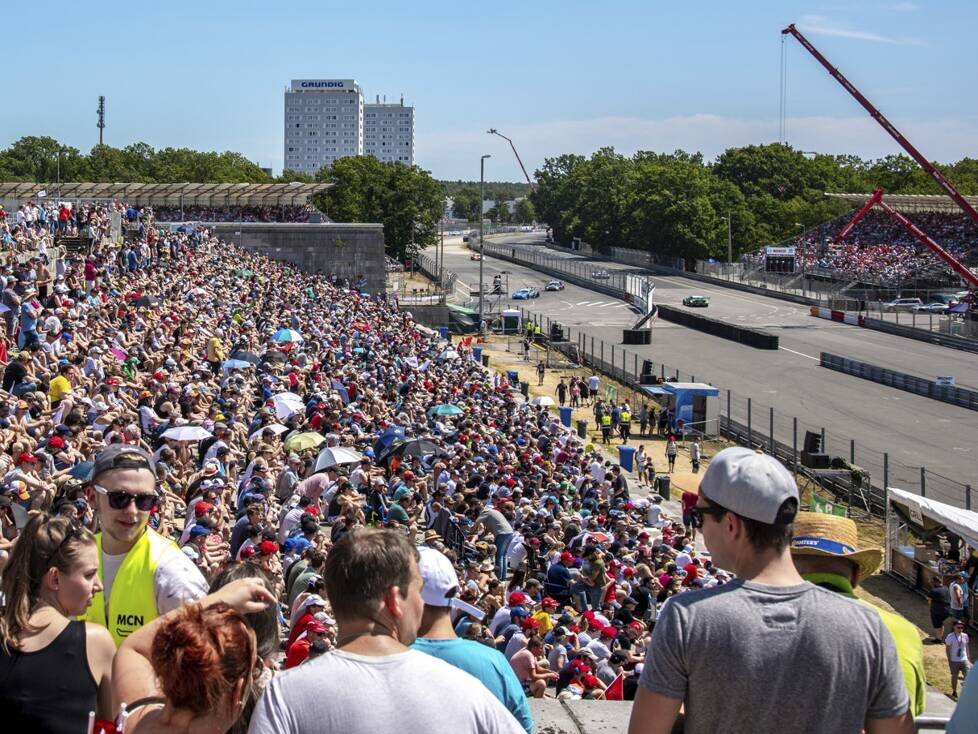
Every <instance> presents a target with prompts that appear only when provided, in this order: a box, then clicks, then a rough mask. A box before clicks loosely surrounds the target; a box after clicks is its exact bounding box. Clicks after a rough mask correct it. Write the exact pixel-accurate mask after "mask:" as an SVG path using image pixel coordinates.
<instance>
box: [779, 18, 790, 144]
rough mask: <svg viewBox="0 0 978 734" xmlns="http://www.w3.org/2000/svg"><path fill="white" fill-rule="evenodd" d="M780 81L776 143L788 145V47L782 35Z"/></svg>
mask: <svg viewBox="0 0 978 734" xmlns="http://www.w3.org/2000/svg"><path fill="white" fill-rule="evenodd" d="M780 71H781V79H780V89H779V97H780V98H779V107H778V142H779V143H781V144H782V145H787V144H788V130H787V115H788V46H787V44H786V43H785V37H784V35H782V36H781V68H780Z"/></svg>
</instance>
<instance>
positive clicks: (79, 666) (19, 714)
mask: <svg viewBox="0 0 978 734" xmlns="http://www.w3.org/2000/svg"><path fill="white" fill-rule="evenodd" d="M86 642H87V641H86V637H85V623H84V622H69V623H68V626H67V627H65V628H64V630H63V631H62V633H61V634H60V635H58V636H57V637H55V638H54V640H53V641H52V642H51V644H49V645H48V646H47V647H45V648H43V649H41V650H38V651H37V652H17V651H16V650H14V649H11V650H10V652H9V653H8V652H6V651H5V650H4V648H3V646H2V645H0V712H2V713H0V716H2V719H3V729H4V731H10V732H32V734H79V732H84V731H85V729H86V728H87V727H88V712H89V711H95V710H96V702H97V700H98V684H97V683H96V682H95V679H94V678H93V677H92V671H91V669H90V668H89V667H88V657H87V655H86Z"/></svg>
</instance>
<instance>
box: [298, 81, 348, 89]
mask: <svg viewBox="0 0 978 734" xmlns="http://www.w3.org/2000/svg"><path fill="white" fill-rule="evenodd" d="M347 85H349V86H353V84H352V82H349V81H347V80H346V79H303V80H301V81H296V82H293V89H295V88H298V89H348V88H349V87H348V86H347Z"/></svg>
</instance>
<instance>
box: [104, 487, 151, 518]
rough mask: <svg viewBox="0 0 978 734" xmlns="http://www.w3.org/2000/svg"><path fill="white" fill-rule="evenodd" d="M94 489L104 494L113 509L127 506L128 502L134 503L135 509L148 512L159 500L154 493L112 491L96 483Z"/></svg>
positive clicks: (121, 508)
mask: <svg viewBox="0 0 978 734" xmlns="http://www.w3.org/2000/svg"><path fill="white" fill-rule="evenodd" d="M95 491H96V492H98V493H99V494H104V495H105V496H106V497H107V498H108V500H109V507H111V508H112V509H113V510H124V509H125V508H127V507H129V503H130V502H135V503H136V509H137V510H139V511H140V512H149V511H150V510H152V509H153V508H154V507H156V503H157V502H159V497H157V496H156V494H131V493H129V492H112V491H109V490H108V489H106V488H105V487H103V486H101V485H98V484H96V485H95Z"/></svg>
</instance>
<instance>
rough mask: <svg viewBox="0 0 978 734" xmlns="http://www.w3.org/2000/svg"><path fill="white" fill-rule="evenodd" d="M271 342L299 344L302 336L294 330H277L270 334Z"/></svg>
mask: <svg viewBox="0 0 978 734" xmlns="http://www.w3.org/2000/svg"><path fill="white" fill-rule="evenodd" d="M272 341H277V342H301V341H302V334H300V333H299V332H298V331H296V330H295V329H279V330H278V331H276V332H275V333H274V334H272Z"/></svg>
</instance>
